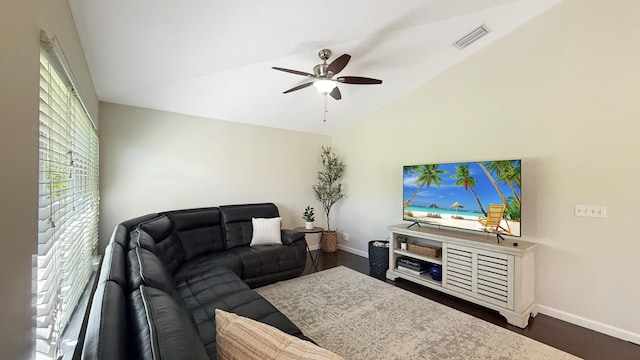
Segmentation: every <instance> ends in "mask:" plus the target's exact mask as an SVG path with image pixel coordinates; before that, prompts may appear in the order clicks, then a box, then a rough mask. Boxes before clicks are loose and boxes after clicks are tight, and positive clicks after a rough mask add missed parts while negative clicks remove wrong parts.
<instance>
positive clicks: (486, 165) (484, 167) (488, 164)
mask: <svg viewBox="0 0 640 360" xmlns="http://www.w3.org/2000/svg"><path fill="white" fill-rule="evenodd" d="M492 163H495V161H488V162H485V163H484V164H483V163H481V162H477V163H476V164H478V166H479V167H480V169H482V171H483V172H484V174H485V175H487V178H488V179H489V181H490V182H491V184H492V185H493V187H494V188H496V191H497V192H498V195H499V196H500V200H502V203H504V205H505V206H508V205H509V200H507V197H506V196H504V193H503V192H502V190H500V187H499V186H498V183H497V182H496V180H495V179H494V178H493V175H491V172H489V170H488V168H489V167H493V166H495V165H492Z"/></svg>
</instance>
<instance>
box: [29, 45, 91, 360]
mask: <svg viewBox="0 0 640 360" xmlns="http://www.w3.org/2000/svg"><path fill="white" fill-rule="evenodd" d="M54 42H55V40H51V41H49V42H46V41H45V42H43V44H44V45H45V46H44V48H43V51H42V52H41V54H40V116H39V119H40V126H39V132H40V138H39V169H40V171H39V197H38V248H37V261H36V264H35V267H36V269H35V272H36V275H35V280H36V285H35V291H36V294H35V303H36V310H35V311H36V329H35V332H36V343H35V347H36V348H35V351H36V358H38V359H56V358H58V357H59V356H61V352H60V350H59V337H60V334H61V333H62V332H63V331H64V329H65V326H66V325H67V324H68V322H69V319H70V317H71V314H72V313H73V311H74V310H75V307H76V305H77V304H78V301H79V299H80V297H81V296H82V293H83V291H84V289H85V287H86V285H87V283H88V281H89V279H90V277H91V274H92V259H93V255H94V254H95V249H96V246H97V243H98V205H99V199H98V196H99V193H98V135H97V131H96V129H95V127H94V125H93V123H92V121H91V119H90V117H89V115H88V114H87V112H86V110H85V107H84V105H83V104H82V102H81V100H80V98H79V97H78V94H77V92H76V91H75V90H74V88H75V87H74V86H73V81H72V78H71V77H70V76H69V74H70V72H68V71H67V69H68V68H67V67H65V65H66V62H65V61H64V58H62V57H61V55H59V54H62V52H61V51H57V50H58V49H59V48H55V46H56V44H55V43H54ZM47 45H48V46H47ZM56 54H58V55H56Z"/></svg>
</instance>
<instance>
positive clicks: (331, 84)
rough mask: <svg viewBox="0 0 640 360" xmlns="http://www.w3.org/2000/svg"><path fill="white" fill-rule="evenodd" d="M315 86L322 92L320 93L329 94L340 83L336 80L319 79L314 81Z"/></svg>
mask: <svg viewBox="0 0 640 360" xmlns="http://www.w3.org/2000/svg"><path fill="white" fill-rule="evenodd" d="M313 86H314V87H315V88H316V89H317V90H318V92H320V94H322V95H327V94H329V93H330V92H331V91H332V90H333V89H334V88H335V87H336V86H338V85H337V84H336V83H335V81H331V80H318V81H314V82H313Z"/></svg>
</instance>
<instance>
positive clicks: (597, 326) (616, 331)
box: [538, 304, 640, 345]
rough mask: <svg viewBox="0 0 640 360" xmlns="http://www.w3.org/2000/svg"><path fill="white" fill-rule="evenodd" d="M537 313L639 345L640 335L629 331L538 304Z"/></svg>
mask: <svg viewBox="0 0 640 360" xmlns="http://www.w3.org/2000/svg"><path fill="white" fill-rule="evenodd" d="M538 312H540V313H541V314H545V315H548V316H551V317H554V318H556V319H560V320H563V321H566V322H569V323H572V324H574V325H578V326H582V327H584V328H587V329H590V330H593V331H597V332H599V333H603V334H606V335H609V336H613V337H616V338H618V339H622V340H625V341H629V342H632V343H634V344H638V345H640V334H636V333H633V332H631V331H627V330H624V329H620V328H617V327H615V326H611V325H607V324H603V323H601V322H598V321H594V320H591V319H587V318H583V317H581V316H577V315H574V314H569V313H567V312H564V311H561V310H557V309H554V308H550V307H548V306H544V305H540V304H538Z"/></svg>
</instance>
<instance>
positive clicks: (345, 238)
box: [342, 232, 349, 241]
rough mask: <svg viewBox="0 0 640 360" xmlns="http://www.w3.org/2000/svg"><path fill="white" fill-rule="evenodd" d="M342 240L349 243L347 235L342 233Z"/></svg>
mask: <svg viewBox="0 0 640 360" xmlns="http://www.w3.org/2000/svg"><path fill="white" fill-rule="evenodd" d="M342 240H344V241H349V233H346V232H343V233H342Z"/></svg>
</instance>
